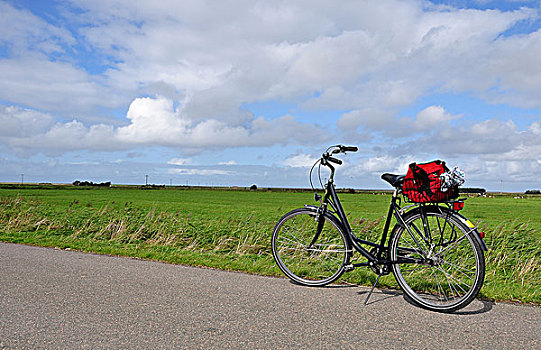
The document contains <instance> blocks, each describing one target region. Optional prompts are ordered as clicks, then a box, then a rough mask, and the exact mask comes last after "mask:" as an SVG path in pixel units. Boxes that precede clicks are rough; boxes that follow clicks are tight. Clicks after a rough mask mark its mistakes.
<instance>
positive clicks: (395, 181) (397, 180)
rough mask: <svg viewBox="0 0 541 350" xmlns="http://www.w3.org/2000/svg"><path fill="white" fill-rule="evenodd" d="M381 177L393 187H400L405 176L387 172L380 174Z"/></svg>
mask: <svg viewBox="0 0 541 350" xmlns="http://www.w3.org/2000/svg"><path fill="white" fill-rule="evenodd" d="M381 178H382V179H383V180H385V181H387V182H388V183H390V184H391V186H393V187H397V188H398V187H402V185H403V184H404V179H405V178H406V175H395V174H389V173H385V174H383V175H381Z"/></svg>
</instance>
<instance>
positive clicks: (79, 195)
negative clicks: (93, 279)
mask: <svg viewBox="0 0 541 350" xmlns="http://www.w3.org/2000/svg"><path fill="white" fill-rule="evenodd" d="M12 187H13V188H0V208H1V211H0V225H1V226H0V240H1V241H4V242H15V243H23V244H32V245H40V246H49V247H58V248H61V249H65V248H70V249H74V250H81V251H88V252H97V253H105V254H113V255H124V256H133V257H139V258H144V259H154V260H160V261H167V262H171V263H179V264H186V265H195V266H208V267H215V268H220V269H226V270H238V271H245V272H248V273H255V274H262V275H274V276H281V272H280V271H279V270H278V268H277V267H276V266H275V264H274V261H273V259H272V254H271V253H270V235H271V232H272V228H273V226H274V224H275V222H276V221H277V220H278V219H279V218H280V217H281V216H282V215H283V214H285V213H286V212H288V211H289V210H292V209H294V208H297V207H301V206H302V205H304V204H313V195H312V194H311V193H307V192H305V193H295V192H266V191H231V190H198V189H191V190H185V189H179V188H176V189H175V188H165V189H146V190H143V189H140V188H135V187H134V188H114V187H113V188H78V187H71V186H66V187H53V186H51V187H50V188H45V189H43V188H38V187H35V188H28V187H20V188H17V187H16V186H12ZM521 197H524V198H514V196H509V195H503V196H498V195H497V196H494V197H492V198H482V197H479V198H477V197H476V198H469V199H468V200H467V201H466V207H465V209H464V210H463V211H462V214H464V215H465V216H467V217H468V218H469V219H470V220H471V221H472V222H474V223H475V224H476V225H479V227H480V230H482V231H485V232H486V239H485V241H486V244H487V246H488V248H489V251H488V252H487V253H486V262H487V274H486V280H485V284H484V286H483V289H482V290H481V296H482V297H484V298H487V299H492V300H507V301H520V302H524V303H541V215H539V213H540V212H541V197H540V196H529V197H526V196H521ZM340 198H341V199H342V202H343V205H344V207H345V209H346V212H347V213H348V216H349V219H350V222H351V223H352V226H353V228H354V231H355V232H356V234H358V235H359V236H364V237H368V238H371V239H377V237H378V236H379V234H380V232H381V229H382V226H383V220H384V214H385V213H386V209H387V206H388V201H389V199H390V196H389V195H388V194H387V195H382V194H380V193H378V194H369V193H363V194H349V193H348V194H341V195H340ZM375 277H376V276H375V275H374V274H373V273H372V272H371V271H369V270H367V269H362V268H361V269H356V270H355V271H353V272H350V273H347V274H345V275H344V276H343V277H342V278H341V280H340V281H348V282H351V283H358V284H364V285H369V284H370V283H373V282H374V281H375ZM380 285H381V286H388V287H396V283H395V282H394V278H393V277H392V275H390V276H386V277H385V278H382V280H380Z"/></svg>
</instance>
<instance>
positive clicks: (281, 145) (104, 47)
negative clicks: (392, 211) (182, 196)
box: [0, 0, 541, 192]
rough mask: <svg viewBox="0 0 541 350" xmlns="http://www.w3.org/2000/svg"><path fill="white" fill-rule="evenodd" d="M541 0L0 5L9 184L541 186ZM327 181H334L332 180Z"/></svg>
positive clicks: (13, 1)
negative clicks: (430, 172) (413, 172)
mask: <svg viewBox="0 0 541 350" xmlns="http://www.w3.org/2000/svg"><path fill="white" fill-rule="evenodd" d="M540 15H541V1H540V0H530V1H514V0H513V1H511V0H509V1H504V0H500V1H490V0H477V1H461V0H456V1H443V0H441V1H440V0H438V1H436V0H434V1H422V0H402V1H396V0H387V1H379V0H371V1H368V0H367V1H361V0H343V1H339V2H337V1H320V0H306V1H291V0H287V1H281V0H275V1H257V0H251V1H248V0H232V1H210V0H208V1H207V0H156V1H145V0H108V1H96V0H52V1H41V0H33V1H32V0H0V76H1V78H0V182H16V183H18V182H21V181H22V182H25V183H30V182H52V183H71V182H73V181H74V180H81V181H83V180H85V181H94V182H105V181H111V182H112V183H114V184H144V183H145V181H146V175H148V182H149V183H153V184H166V185H170V184H172V185H213V186H250V185H252V184H256V185H257V186H259V187H308V186H309V177H308V174H309V170H310V167H311V166H312V164H313V163H314V161H316V160H317V159H318V157H319V156H320V155H321V153H322V152H323V151H324V150H325V149H326V148H327V147H328V146H330V145H335V144H345V145H355V146H358V147H359V152H357V153H348V154H347V155H344V156H342V157H341V158H342V159H343V160H344V165H342V166H340V167H339V168H338V170H337V174H336V184H337V186H338V187H348V188H349V187H352V188H363V189H386V188H388V184H386V183H384V182H383V181H382V180H381V179H380V175H381V174H382V173H384V172H391V173H396V174H405V172H406V170H407V166H408V164H409V163H411V162H425V161H431V160H434V159H442V160H445V161H446V162H447V164H448V166H449V167H451V168H453V167H455V166H459V167H460V168H461V169H462V170H463V171H464V172H465V174H466V183H465V184H464V186H465V187H482V188H486V189H488V190H491V191H501V190H502V189H503V191H506V192H511V191H515V192H522V191H525V190H529V189H540V188H541V62H540V59H539V57H541V17H540ZM323 176H325V173H324V174H323Z"/></svg>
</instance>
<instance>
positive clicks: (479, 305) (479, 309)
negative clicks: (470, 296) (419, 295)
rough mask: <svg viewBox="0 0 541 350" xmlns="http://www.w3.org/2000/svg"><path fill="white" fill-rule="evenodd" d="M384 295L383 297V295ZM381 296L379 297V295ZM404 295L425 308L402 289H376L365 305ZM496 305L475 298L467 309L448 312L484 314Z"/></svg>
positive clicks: (455, 313) (362, 292) (452, 313)
mask: <svg viewBox="0 0 541 350" xmlns="http://www.w3.org/2000/svg"><path fill="white" fill-rule="evenodd" d="M369 292H370V291H369V290H363V291H360V292H358V294H359V295H366V294H368V293H369ZM382 295H383V297H382ZM378 296H379V297H378ZM399 296H402V298H403V299H404V300H405V301H406V302H407V303H408V304H410V305H413V306H415V307H417V308H423V307H422V306H421V305H419V304H417V303H416V302H415V301H413V300H412V299H411V298H410V297H409V296H408V295H406V294H404V293H403V292H402V291H398V290H385V289H381V290H375V291H374V292H373V293H372V295H371V296H370V299H369V300H368V303H366V305H365V306H369V305H373V304H377V303H380V302H383V301H385V300H388V299H392V298H396V297H399ZM494 305H496V303H495V302H493V301H490V300H481V299H475V300H474V301H473V302H472V303H471V304H470V305H468V306H467V307H466V308H465V309H462V310H458V311H455V312H451V313H448V314H450V315H462V316H464V315H479V314H484V313H487V312H490V311H491V310H492V308H493V307H494Z"/></svg>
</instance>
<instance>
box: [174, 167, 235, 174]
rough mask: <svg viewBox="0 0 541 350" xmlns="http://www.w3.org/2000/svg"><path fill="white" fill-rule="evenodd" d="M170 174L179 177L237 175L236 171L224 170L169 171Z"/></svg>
mask: <svg viewBox="0 0 541 350" xmlns="http://www.w3.org/2000/svg"><path fill="white" fill-rule="evenodd" d="M168 172H169V174H177V175H200V176H213V175H223V176H230V175H235V172H234V171H229V170H222V169H193V168H192V169H169V170H168Z"/></svg>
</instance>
